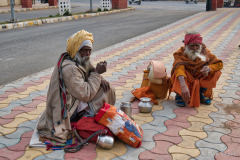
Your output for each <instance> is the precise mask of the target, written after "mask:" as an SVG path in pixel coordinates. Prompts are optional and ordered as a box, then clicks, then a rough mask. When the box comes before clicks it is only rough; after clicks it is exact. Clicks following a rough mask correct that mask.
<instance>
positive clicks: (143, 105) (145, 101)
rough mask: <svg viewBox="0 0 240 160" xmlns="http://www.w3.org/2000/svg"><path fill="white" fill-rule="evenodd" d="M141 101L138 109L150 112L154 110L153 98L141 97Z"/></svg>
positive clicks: (142, 111)
mask: <svg viewBox="0 0 240 160" xmlns="http://www.w3.org/2000/svg"><path fill="white" fill-rule="evenodd" d="M140 100H141V102H139V103H138V109H139V112H141V113H149V112H151V111H152V107H153V103H152V102H151V98H148V97H142V98H140Z"/></svg>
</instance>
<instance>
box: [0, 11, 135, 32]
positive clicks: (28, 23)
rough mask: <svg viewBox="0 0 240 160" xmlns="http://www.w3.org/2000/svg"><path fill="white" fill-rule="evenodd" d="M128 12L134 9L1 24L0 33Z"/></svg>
mask: <svg viewBox="0 0 240 160" xmlns="http://www.w3.org/2000/svg"><path fill="white" fill-rule="evenodd" d="M130 10H135V8H126V9H118V10H114V11H106V12H99V13H88V14H79V15H73V16H62V17H58V18H46V19H41V20H33V21H25V22H18V23H9V24H2V25H0V31H4V30H9V29H15V28H22V27H27V26H39V25H43V24H48V23H56V22H63V21H70V20H75V19H82V18H88V17H95V16H99V15H104V14H111V13H117V12H123V11H130Z"/></svg>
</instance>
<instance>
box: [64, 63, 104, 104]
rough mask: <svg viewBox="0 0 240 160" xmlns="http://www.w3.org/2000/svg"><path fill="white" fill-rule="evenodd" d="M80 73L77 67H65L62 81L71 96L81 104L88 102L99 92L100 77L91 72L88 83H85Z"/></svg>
mask: <svg viewBox="0 0 240 160" xmlns="http://www.w3.org/2000/svg"><path fill="white" fill-rule="evenodd" d="M81 72H82V71H80V69H79V68H77V66H75V65H67V66H65V67H64V68H63V69H62V73H63V80H64V83H65V85H66V87H67V89H68V91H69V92H70V94H72V96H74V97H75V98H77V99H79V100H81V101H83V102H89V101H91V100H92V99H93V97H94V96H95V95H96V94H97V92H98V90H99V87H100V84H101V75H100V74H98V73H96V72H91V73H90V76H89V77H88V81H87V82H85V80H84V79H83V76H82V74H81Z"/></svg>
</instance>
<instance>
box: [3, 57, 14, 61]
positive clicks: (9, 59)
mask: <svg viewBox="0 0 240 160" xmlns="http://www.w3.org/2000/svg"><path fill="white" fill-rule="evenodd" d="M11 60H13V59H12V58H8V59H6V60H5V61H11Z"/></svg>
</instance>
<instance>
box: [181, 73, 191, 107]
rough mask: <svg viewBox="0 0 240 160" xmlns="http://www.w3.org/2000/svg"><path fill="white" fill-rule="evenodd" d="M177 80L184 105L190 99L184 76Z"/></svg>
mask: <svg viewBox="0 0 240 160" xmlns="http://www.w3.org/2000/svg"><path fill="white" fill-rule="evenodd" d="M178 80H179V83H180V86H181V96H182V99H183V100H184V101H185V104H186V102H188V101H190V98H191V97H190V92H189V89H188V86H187V85H186V83H185V80H184V76H178Z"/></svg>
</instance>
